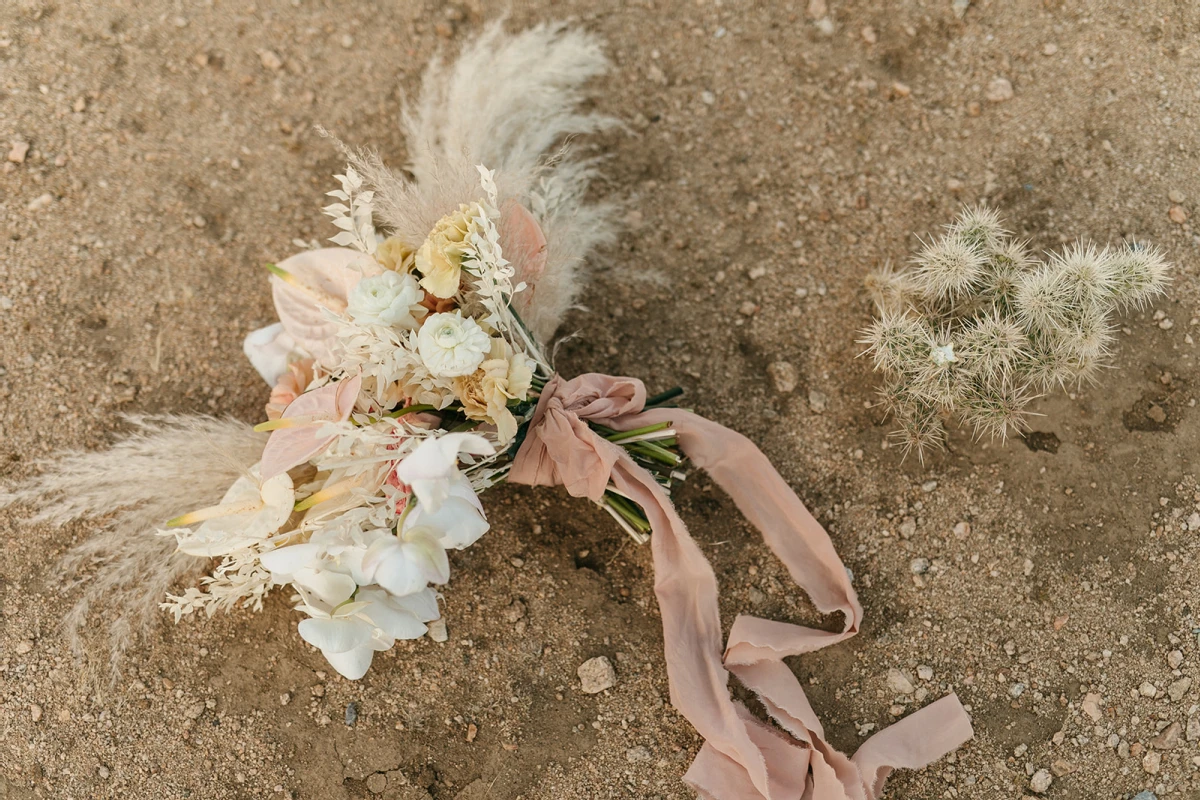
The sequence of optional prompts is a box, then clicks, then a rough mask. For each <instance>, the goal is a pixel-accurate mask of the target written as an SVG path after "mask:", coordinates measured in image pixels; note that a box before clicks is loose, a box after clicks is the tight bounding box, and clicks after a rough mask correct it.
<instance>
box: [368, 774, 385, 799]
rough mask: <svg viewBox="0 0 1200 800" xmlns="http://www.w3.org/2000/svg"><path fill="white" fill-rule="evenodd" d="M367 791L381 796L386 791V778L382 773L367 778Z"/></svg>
mask: <svg viewBox="0 0 1200 800" xmlns="http://www.w3.org/2000/svg"><path fill="white" fill-rule="evenodd" d="M367 789H368V790H370V792H371V794H383V792H384V790H385V789H387V776H386V775H384V774H383V773H382V772H376V773H375V774H373V775H371V776H370V777H369V778H367Z"/></svg>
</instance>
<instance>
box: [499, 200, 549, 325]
mask: <svg viewBox="0 0 1200 800" xmlns="http://www.w3.org/2000/svg"><path fill="white" fill-rule="evenodd" d="M499 232H500V249H501V250H502V251H503V252H504V257H505V258H506V259H508V261H509V263H511V264H512V265H513V268H514V269H515V270H516V275H515V276H514V277H513V284H514V285H515V284H519V283H524V284H525V287H526V288H525V291H523V292H521V293H519V294H518V295H517V296H516V299H517V300H518V301H519V304H520V305H521V306H522V308H523V307H524V306H525V305H528V303H529V301H530V300H531V299H532V297H533V292H534V289H535V287H536V286H537V283H538V281H539V280H540V279H541V277H542V273H543V272H545V271H546V235H545V234H544V233H542V227H541V226H540V225H538V222H537V220H536V219H534V216H533V214H531V213H529V211H528V209H526V208H525V206H523V205H521V204H520V203H518V202H517V201H516V200H509V201H508V202H507V203H505V204H504V208H503V209H502V210H501V212H500V231H499Z"/></svg>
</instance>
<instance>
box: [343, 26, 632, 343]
mask: <svg viewBox="0 0 1200 800" xmlns="http://www.w3.org/2000/svg"><path fill="white" fill-rule="evenodd" d="M608 68H609V62H608V59H607V58H606V57H605V55H604V52H603V49H602V47H601V44H600V39H599V38H598V37H596V36H594V35H593V34H590V33H587V32H584V31H580V30H575V29H571V28H568V27H566V26H565V25H561V24H558V25H538V26H536V27H534V28H530V29H529V30H526V31H523V32H522V33H518V34H509V33H506V32H505V31H504V28H503V25H502V23H501V22H494V23H492V24H491V25H489V26H488V27H487V29H486V30H484V32H483V33H482V34H480V35H479V36H478V37H477V38H476V39H474V40H473V41H471V42H469V43H468V44H467V45H466V46H465V47H464V49H463V51H462V53H461V54H460V55H459V57H458V58H457V59H456V60H455V61H454V62H453V63H452V64H446V63H445V62H443V61H441V60H440V59H439V60H434V61H433V62H432V63H431V64H430V65H429V67H428V68H427V69H426V71H425V75H424V78H423V80H422V83H421V95H420V99H419V100H418V101H417V102H416V103H415V104H412V105H411V106H409V107H408V108H407V109H406V110H405V112H404V115H403V128H404V131H405V134H406V136H407V140H408V148H409V153H410V163H409V164H408V170H409V171H410V172H411V173H412V175H413V178H414V179H413V180H411V181H410V180H408V179H407V178H406V177H405V176H403V175H401V174H399V173H397V172H394V171H393V170H391V169H389V168H388V167H386V166H385V165H384V164H383V162H382V161H381V160H380V159H379V157H378V156H377V155H375V154H373V153H369V152H364V151H352V150H348V151H347V155H348V156H349V157H350V160H351V163H352V164H353V165H354V167H355V168H356V169H358V170H359V171H360V172H361V173H362V174H363V176H364V177H365V178H366V179H367V182H368V183H370V184H373V185H374V188H375V189H376V193H375V199H374V205H375V208H376V210H377V211H378V213H379V215H380V217H381V221H382V222H383V223H385V224H386V225H387V226H388V227H391V228H394V229H395V231H396V235H397V236H399V237H400V238H401V239H404V240H405V241H406V242H407V243H408V244H409V245H411V246H412V247H414V248H415V247H418V246H420V244H421V242H422V241H424V239H425V237H426V236H427V235H428V233H429V231H430V230H431V229H432V228H433V227H434V225H435V224H436V223H437V221H438V220H439V219H440V218H441V217H442V216H443V215H445V214H447V213H449V212H450V211H453V210H455V209H457V208H458V204H459V203H462V202H465V201H469V200H471V199H474V198H475V197H477V195H478V194H479V173H478V171H477V170H476V169H475V167H476V165H477V164H483V165H484V166H486V167H487V168H488V169H492V170H495V181H496V187H497V189H498V190H499V194H500V201H501V204H502V205H503V203H504V202H505V201H507V200H517V201H518V202H520V203H522V204H523V205H524V206H526V207H527V208H529V209H530V211H532V212H533V215H534V217H535V218H536V219H537V221H538V223H539V225H541V228H542V232H543V233H544V234H545V236H546V252H547V262H546V268H545V272H544V274H543V275H542V277H541V279H540V280H539V281H538V283H537V287H536V290H535V291H534V292H533V293H532V297H531V299H530V302H529V303H528V304H527V305H525V306H524V307H522V308H520V311H521V313H522V315H523V317H524V319H525V322H526V324H527V325H529V327H530V328H531V329H532V330H533V332H534V334H535V335H536V336H537V337H538V338H539V339H540V340H541V341H542V342H543V343H545V342H547V341H548V340H549V339H550V337H551V336H552V335H553V334H554V331H555V330H556V329H557V328H558V326H559V324H560V323H561V321H562V317H563V315H564V314H565V313H566V311H567V309H568V308H570V306H571V304H572V303H574V302H575V300H576V298H577V297H578V295H579V290H580V288H581V286H582V277H581V273H580V268H581V266H582V264H583V262H584V260H585V258H586V257H587V256H589V255H590V254H591V253H592V252H593V251H594V250H595V249H596V248H597V247H599V246H602V245H604V244H608V243H611V242H612V241H613V239H614V238H615V236H616V227H615V224H614V221H613V217H614V211H615V205H614V204H613V203H608V202H589V200H588V199H587V194H588V188H589V186H590V185H591V182H592V180H593V179H594V178H596V177H597V175H598V169H597V167H598V163H599V159H598V158H596V157H591V158H587V157H581V156H580V155H579V154H578V152H577V150H576V149H574V148H571V147H569V146H567V145H568V143H569V140H570V139H571V138H572V137H576V136H581V135H585V134H592V133H597V132H600V131H604V130H608V129H612V128H618V127H620V126H621V123H620V122H619V121H618V120H616V119H615V118H613V117H610V116H605V115H603V114H598V113H594V112H589V111H583V110H581V105H582V104H583V102H584V101H585V100H586V99H587V94H586V93H585V91H584V85H585V84H587V83H588V82H589V81H591V80H592V79H593V78H596V77H598V76H601V75H603V74H604V73H606V72H607V71H608ZM515 299H516V300H517V301H518V302H522V301H523V300H524V298H522V297H521V295H518V296H517V297H516V298H515Z"/></svg>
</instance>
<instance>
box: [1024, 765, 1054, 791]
mask: <svg viewBox="0 0 1200 800" xmlns="http://www.w3.org/2000/svg"><path fill="white" fill-rule="evenodd" d="M1052 783H1054V776H1053V775H1051V774H1050V770H1048V769H1039V770H1038V771H1037V772H1035V773H1033V777H1032V778H1030V779H1029V789H1030V791H1032V792H1034V793H1035V794H1042V793H1044V792H1045V791H1046V790H1047V789H1049V788H1050V784H1052Z"/></svg>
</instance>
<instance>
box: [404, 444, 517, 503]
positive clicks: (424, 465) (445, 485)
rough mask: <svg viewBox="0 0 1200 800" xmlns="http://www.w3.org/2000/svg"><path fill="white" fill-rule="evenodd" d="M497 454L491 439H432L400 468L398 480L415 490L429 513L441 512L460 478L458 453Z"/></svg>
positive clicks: (420, 445) (409, 456)
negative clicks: (439, 510)
mask: <svg viewBox="0 0 1200 800" xmlns="http://www.w3.org/2000/svg"><path fill="white" fill-rule="evenodd" d="M495 452H496V449H495V448H494V447H492V445H491V443H490V442H489V441H488V440H487V439H484V438H483V437H482V436H480V435H479V434H475V433H444V434H442V435H441V436H430V437H428V438H426V439H423V440H422V441H421V443H420V444H419V445H417V447H416V449H415V450H413V451H412V452H411V453H409V454H408V455H407V456H405V457H404V459H403V460H402V461H401V462H400V463H399V464H397V465H396V477H397V478H398V479H399V480H400V481H401V482H403V483H404V484H405V485H407V486H409V487H410V488H411V489H412V491H413V494H415V495H416V496H417V500H418V501H419V502H420V503H421V504H422V505H424V506H425V507H426V510H428V511H437V510H438V508H439V507H440V506H441V504H442V503H443V502H444V501H445V500H446V498H448V497H449V496H450V487H451V485H452V483H453V481H454V480H456V479H457V476H459V471H458V454H459V453H470V454H472V455H477V456H490V455H493V454H494V453H495Z"/></svg>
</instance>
